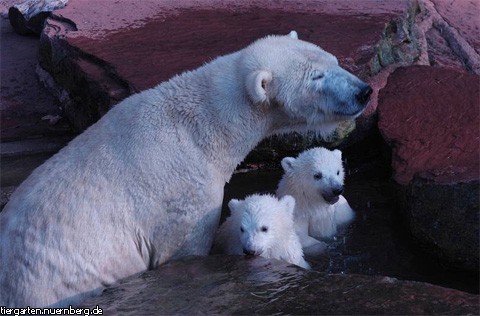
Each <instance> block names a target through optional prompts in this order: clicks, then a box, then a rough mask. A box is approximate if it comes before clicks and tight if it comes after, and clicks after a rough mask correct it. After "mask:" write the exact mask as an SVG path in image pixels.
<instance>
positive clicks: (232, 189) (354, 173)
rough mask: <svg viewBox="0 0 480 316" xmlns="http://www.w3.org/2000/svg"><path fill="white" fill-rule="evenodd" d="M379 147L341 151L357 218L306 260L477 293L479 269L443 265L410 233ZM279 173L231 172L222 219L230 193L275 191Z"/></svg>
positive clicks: (320, 266) (329, 268)
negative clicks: (324, 248) (401, 214)
mask: <svg viewBox="0 0 480 316" xmlns="http://www.w3.org/2000/svg"><path fill="white" fill-rule="evenodd" d="M360 146H362V145H361V144H360ZM381 147H382V146H381V145H378V146H376V145H375V143H373V147H372V144H370V145H369V146H367V147H366V149H365V148H364V150H359V148H350V149H348V150H346V151H344V157H345V156H346V171H347V172H346V185H345V193H344V196H345V198H346V199H347V200H348V202H349V203H350V205H351V206H352V208H353V209H354V210H355V212H356V219H355V221H354V222H353V223H352V224H351V225H350V226H348V227H346V228H344V229H343V231H342V232H341V233H340V234H339V235H338V236H336V238H334V239H331V240H328V241H327V244H328V249H327V251H326V253H325V254H323V255H320V256H316V257H311V256H310V257H307V258H306V259H307V261H309V262H310V263H311V264H312V267H313V269H314V270H317V271H322V272H330V273H348V274H351V273H355V274H367V275H386V276H390V277H395V278H398V279H402V280H414V281H423V282H428V283H432V284H436V285H441V286H444V287H449V288H454V289H459V290H462V291H467V292H470V293H475V294H478V293H479V276H478V273H472V272H466V271H459V270H455V269H452V268H449V267H447V266H446V265H444V264H443V263H442V262H440V261H438V260H437V259H436V258H434V257H432V256H429V255H428V254H427V252H426V251H425V249H422V248H420V246H419V245H418V244H417V243H416V242H415V241H414V240H412V238H411V237H410V235H409V232H408V228H407V226H406V225H405V223H404V222H403V221H402V219H401V216H400V210H399V207H400V205H399V203H398V201H397V200H396V198H395V192H394V189H393V188H394V186H393V185H391V183H390V178H391V177H390V168H389V167H388V165H389V163H388V161H389V159H388V157H383V156H384V154H383V153H382V149H381ZM359 153H360V154H359ZM344 159H345V158H344ZM281 176H282V171H281V170H280V169H277V170H268V171H265V170H263V171H251V172H247V173H239V174H236V175H234V177H233V178H232V180H231V181H230V183H229V184H227V186H226V188H225V203H224V209H223V213H222V219H223V218H224V217H225V216H226V214H228V209H227V207H226V206H225V205H226V202H228V201H229V200H230V199H231V198H243V197H245V196H246V195H247V194H251V193H255V192H262V193H267V192H271V193H274V192H275V190H276V187H277V184H278V182H279V180H280V178H281Z"/></svg>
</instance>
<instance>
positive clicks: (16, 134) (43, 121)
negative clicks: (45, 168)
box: [0, 18, 73, 204]
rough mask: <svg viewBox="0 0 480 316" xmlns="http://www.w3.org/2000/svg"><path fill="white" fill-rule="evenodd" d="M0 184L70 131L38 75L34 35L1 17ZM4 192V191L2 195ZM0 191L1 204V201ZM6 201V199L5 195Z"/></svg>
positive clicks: (14, 179) (19, 177) (16, 178)
mask: <svg viewBox="0 0 480 316" xmlns="http://www.w3.org/2000/svg"><path fill="white" fill-rule="evenodd" d="M0 29H1V37H0V38H1V47H2V49H1V56H0V61H1V62H0V72H1V76H0V85H1V95H0V103H1V106H0V111H1V114H0V135H1V146H0V154H1V169H2V173H1V181H0V184H1V186H2V187H3V186H13V185H18V184H19V183H20V182H21V181H23V180H24V179H25V177H27V176H28V175H29V174H30V172H31V171H32V170H33V169H35V168H36V167H37V166H38V165H40V164H41V163H42V162H43V161H45V160H46V159H47V158H49V157H50V156H51V155H52V154H53V153H55V152H57V151H58V150H60V149H61V148H62V147H63V146H65V144H67V142H68V141H69V140H70V139H71V138H72V137H73V135H72V131H71V128H70V126H69V124H68V122H67V121H66V120H65V119H62V109H61V108H60V103H59V102H58V100H56V98H55V97H53V96H52V95H51V94H50V93H49V92H48V91H47V90H46V89H45V88H44V87H43V86H42V85H41V84H40V82H39V81H38V79H37V76H36V74H35V67H36V65H37V49H38V39H37V38H34V37H25V36H20V35H18V34H16V33H15V32H13V30H12V27H11V26H10V24H9V23H8V20H6V19H4V18H0ZM5 197H6V196H5ZM3 201H4V199H3V195H2V204H3ZM5 201H6V200H5Z"/></svg>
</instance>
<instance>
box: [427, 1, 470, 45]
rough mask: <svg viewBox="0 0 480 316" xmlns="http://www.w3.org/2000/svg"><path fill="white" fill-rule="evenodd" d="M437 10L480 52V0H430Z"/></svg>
mask: <svg viewBox="0 0 480 316" xmlns="http://www.w3.org/2000/svg"><path fill="white" fill-rule="evenodd" d="M430 1H432V2H433V4H434V5H435V9H436V10H437V12H438V13H439V14H440V15H441V16H442V17H443V18H444V19H445V20H446V21H447V23H448V24H449V25H450V26H452V27H454V28H455V29H456V30H457V31H458V33H459V34H460V35H461V36H462V37H463V38H465V40H466V41H467V42H468V43H469V44H470V45H471V46H472V47H473V48H474V49H475V50H476V52H477V53H478V54H480V1H478V0H462V1H451V0H430Z"/></svg>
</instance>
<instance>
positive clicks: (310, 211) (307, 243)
mask: <svg viewBox="0 0 480 316" xmlns="http://www.w3.org/2000/svg"><path fill="white" fill-rule="evenodd" d="M281 164H282V167H283V169H284V171H285V174H284V175H283V177H282V179H281V180H280V183H279V185H278V189H277V195H278V196H279V197H283V196H286V195H291V196H293V197H294V198H295V201H296V207H295V215H294V219H295V227H296V231H297V234H298V236H299V238H300V242H301V244H302V247H303V248H304V250H305V251H307V252H308V253H312V252H314V253H318V252H321V251H322V250H324V248H325V244H324V243H322V242H321V241H319V240H318V239H320V238H328V237H332V236H333V235H335V234H336V233H337V227H338V226H340V225H342V224H348V223H349V222H351V221H352V220H353V218H354V217H355V213H354V212H353V210H352V208H351V207H350V205H349V204H348V202H347V200H346V199H345V198H344V197H343V196H342V195H341V194H342V192H343V183H344V176H345V173H344V169H343V164H342V152H341V151H340V150H338V149H336V150H333V151H331V150H328V149H326V148H322V147H317V148H312V149H310V150H306V151H304V152H302V153H301V154H300V155H299V156H298V157H297V158H292V157H286V158H284V159H283V160H282V162H281ZM310 247H312V248H310ZM313 247H315V248H313ZM306 248H310V249H308V250H307V249H306Z"/></svg>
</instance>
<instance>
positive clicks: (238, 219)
mask: <svg viewBox="0 0 480 316" xmlns="http://www.w3.org/2000/svg"><path fill="white" fill-rule="evenodd" d="M228 207H229V208H230V211H231V216H230V217H228V218H227V220H226V221H225V222H224V223H223V224H222V226H220V229H219V230H218V232H217V236H216V238H215V246H214V248H216V249H219V250H220V251H222V252H224V253H226V254H232V255H241V254H243V253H244V252H247V253H248V252H251V254H254V255H259V256H262V257H264V258H267V259H270V258H272V259H278V260H284V261H287V262H289V263H292V264H295V265H298V266H300V267H303V268H305V269H309V268H310V265H309V264H308V263H307V262H306V261H305V259H304V258H303V251H302V245H301V244H300V240H299V239H298V236H297V234H296V233H295V225H294V221H293V209H294V208H295V200H294V198H292V197H291V196H288V195H287V196H284V197H283V198H282V199H280V200H278V199H277V198H276V197H274V196H272V195H256V194H255V195H251V196H248V197H247V198H246V199H245V200H243V201H239V200H235V199H234V200H231V201H230V202H229V203H228Z"/></svg>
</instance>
